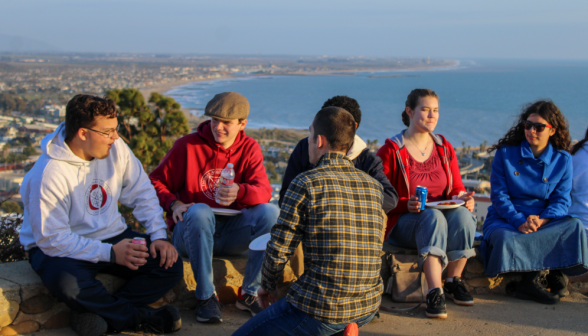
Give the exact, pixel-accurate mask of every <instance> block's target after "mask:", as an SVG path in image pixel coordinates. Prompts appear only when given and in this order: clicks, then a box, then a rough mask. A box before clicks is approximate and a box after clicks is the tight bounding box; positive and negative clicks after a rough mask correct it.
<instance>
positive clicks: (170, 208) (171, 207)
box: [169, 200, 178, 213]
mask: <svg viewBox="0 0 588 336" xmlns="http://www.w3.org/2000/svg"><path fill="white" fill-rule="evenodd" d="M177 201H178V200H173V201H172V202H171V203H170V205H169V212H172V213H173V212H174V209H173V207H174V204H176V202H177Z"/></svg>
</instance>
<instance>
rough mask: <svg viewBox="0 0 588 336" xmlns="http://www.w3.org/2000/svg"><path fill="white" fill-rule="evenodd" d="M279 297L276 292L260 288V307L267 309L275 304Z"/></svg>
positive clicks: (258, 294)
mask: <svg viewBox="0 0 588 336" xmlns="http://www.w3.org/2000/svg"><path fill="white" fill-rule="evenodd" d="M277 297H278V296H277V295H276V291H273V292H268V291H266V290H265V289H263V288H262V287H259V289H258V290H257V298H258V299H259V305H260V306H261V308H262V309H266V308H267V307H269V305H271V304H273V303H275V302H276V301H277V300H276V298H277Z"/></svg>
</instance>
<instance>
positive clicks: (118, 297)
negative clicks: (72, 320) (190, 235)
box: [29, 229, 184, 331]
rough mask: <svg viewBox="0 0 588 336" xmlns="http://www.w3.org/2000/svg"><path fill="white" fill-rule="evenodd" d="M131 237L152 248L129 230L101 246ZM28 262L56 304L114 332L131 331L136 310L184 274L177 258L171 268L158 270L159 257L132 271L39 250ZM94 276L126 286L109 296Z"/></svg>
mask: <svg viewBox="0 0 588 336" xmlns="http://www.w3.org/2000/svg"><path fill="white" fill-rule="evenodd" d="M133 237H144V238H145V240H147V247H149V246H150V245H151V240H150V239H149V236H148V235H144V234H140V233H137V232H133V231H132V230H131V229H127V230H126V231H124V232H123V233H121V234H120V235H118V236H116V237H113V238H110V239H107V240H104V242H105V243H109V244H113V245H114V244H116V243H118V242H119V241H121V240H123V239H126V238H133ZM29 262H30V263H31V266H32V267H33V269H34V270H35V272H37V274H38V275H39V276H40V277H41V279H42V280H43V283H44V284H45V286H47V288H48V289H49V292H51V294H53V296H55V297H56V298H57V299H58V300H60V301H62V302H65V304H67V306H68V307H69V308H71V309H72V310H75V311H78V312H82V313H84V312H90V313H94V314H97V315H99V316H101V317H102V318H104V320H106V322H107V323H108V325H109V326H111V327H112V328H114V329H115V330H116V331H121V330H123V329H125V328H132V327H134V326H135V316H136V315H137V313H138V309H137V308H139V307H144V306H146V305H148V304H151V303H153V302H155V301H157V300H159V299H160V298H161V297H163V295H165V293H167V292H168V291H169V290H170V289H172V288H173V287H174V286H175V285H176V283H178V281H179V280H180V279H181V278H182V276H183V270H184V268H183V264H182V260H181V259H180V258H178V261H176V263H175V264H174V265H173V266H172V267H170V268H168V269H165V268H163V267H159V255H158V256H157V258H155V259H153V258H151V256H149V258H147V263H146V264H145V265H143V266H141V267H139V269H138V270H136V271H133V270H130V269H129V268H127V267H126V266H121V265H118V264H112V263H109V262H98V263H91V262H88V261H83V260H76V259H71V258H61V257H50V256H48V255H46V254H45V253H43V251H41V250H40V249H39V248H33V249H31V251H30V252H29ZM97 273H108V274H112V275H116V276H118V277H121V278H123V279H125V280H127V282H126V283H125V284H124V285H123V286H122V287H121V288H120V289H119V290H118V291H117V292H116V293H114V295H110V294H108V292H107V291H106V288H104V286H103V285H102V283H101V282H100V281H98V280H96V274H97Z"/></svg>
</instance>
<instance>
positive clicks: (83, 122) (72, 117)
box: [65, 94, 118, 141]
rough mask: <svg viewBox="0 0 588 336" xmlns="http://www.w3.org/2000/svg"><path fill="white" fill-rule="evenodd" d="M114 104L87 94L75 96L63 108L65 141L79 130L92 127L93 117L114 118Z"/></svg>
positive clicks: (109, 100) (115, 112) (115, 113)
mask: <svg viewBox="0 0 588 336" xmlns="http://www.w3.org/2000/svg"><path fill="white" fill-rule="evenodd" d="M117 115H118V110H117V109H116V103H115V102H114V101H113V100H111V99H108V98H100V97H96V96H92V95H87V94H78V95H75V96H74V97H73V98H72V99H71V100H70V101H69V102H68V103H67V106H66V107H65V141H70V140H71V139H73V138H74V136H75V135H76V133H77V132H78V130H79V129H80V128H84V127H85V128H89V127H92V126H93V125H94V117H96V116H105V117H107V118H116V117H117Z"/></svg>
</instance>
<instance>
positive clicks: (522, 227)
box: [519, 222, 535, 234]
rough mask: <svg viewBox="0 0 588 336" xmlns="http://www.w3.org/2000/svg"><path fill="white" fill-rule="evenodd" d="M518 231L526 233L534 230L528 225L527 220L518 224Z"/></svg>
mask: <svg viewBox="0 0 588 336" xmlns="http://www.w3.org/2000/svg"><path fill="white" fill-rule="evenodd" d="M519 231H520V232H522V233H524V234H527V233H531V232H535V231H533V228H531V227H529V223H528V222H524V223H523V224H521V225H520V226H519Z"/></svg>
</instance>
